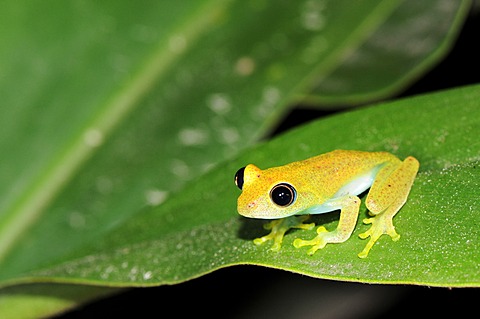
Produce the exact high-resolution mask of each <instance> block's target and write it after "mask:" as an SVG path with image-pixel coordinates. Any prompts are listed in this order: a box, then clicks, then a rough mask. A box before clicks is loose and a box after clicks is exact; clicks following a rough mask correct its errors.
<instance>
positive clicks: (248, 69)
mask: <svg viewBox="0 0 480 319" xmlns="http://www.w3.org/2000/svg"><path fill="white" fill-rule="evenodd" d="M253 71H255V61H254V60H253V59H252V58H251V57H247V56H244V57H241V58H240V59H238V60H237V62H236V63H235V72H236V73H237V74H238V75H241V76H248V75H250V74H252V73H253Z"/></svg>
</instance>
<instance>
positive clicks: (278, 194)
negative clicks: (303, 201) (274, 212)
mask: <svg viewBox="0 0 480 319" xmlns="http://www.w3.org/2000/svg"><path fill="white" fill-rule="evenodd" d="M270 198H271V199H272V201H273V202H274V203H275V204H277V205H278V206H281V207H287V206H290V205H292V204H293V202H294V201H295V199H296V198H297V191H296V190H295V187H293V186H292V185H290V184H287V183H280V184H277V185H275V186H273V188H272V190H271V191H270Z"/></svg>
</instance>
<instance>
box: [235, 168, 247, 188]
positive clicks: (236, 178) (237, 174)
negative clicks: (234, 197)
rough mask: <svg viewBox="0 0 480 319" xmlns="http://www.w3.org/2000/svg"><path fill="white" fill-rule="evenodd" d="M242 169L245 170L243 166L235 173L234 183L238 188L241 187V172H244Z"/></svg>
mask: <svg viewBox="0 0 480 319" xmlns="http://www.w3.org/2000/svg"><path fill="white" fill-rule="evenodd" d="M244 171H245V167H242V168H240V169H239V170H238V171H237V173H236V174H235V185H237V187H238V188H240V189H242V188H243V173H244Z"/></svg>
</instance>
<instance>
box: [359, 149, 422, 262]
mask: <svg viewBox="0 0 480 319" xmlns="http://www.w3.org/2000/svg"><path fill="white" fill-rule="evenodd" d="M419 165H420V164H419V163H418V161H417V160H416V159H415V158H413V157H407V158H406V159H405V160H404V161H403V162H400V161H398V162H394V163H389V164H387V165H386V166H385V167H383V168H382V169H381V170H380V171H379V172H378V174H377V176H376V178H375V181H374V183H373V185H372V187H371V189H370V191H369V193H368V195H367V199H366V201H365V204H366V206H367V208H368V210H369V211H370V214H371V215H373V216H375V217H372V218H366V219H364V220H363V222H364V223H365V224H371V225H372V226H371V227H370V229H368V230H367V231H366V232H364V233H362V234H360V235H359V236H360V238H362V239H365V238H367V237H370V240H369V242H368V243H367V245H366V246H365V248H364V249H363V251H362V252H360V253H359V254H358V257H360V258H365V257H367V255H368V252H369V251H370V249H371V248H372V247H373V245H374V244H375V242H376V241H377V240H378V239H379V238H380V236H382V235H383V234H387V235H389V236H390V237H391V238H392V239H393V240H394V241H396V240H398V239H399V238H400V235H399V234H397V232H396V231H395V227H394V226H393V220H392V219H393V216H395V214H396V213H397V212H398V211H399V210H400V208H402V206H403V204H405V201H406V200H407V197H408V194H409V192H410V189H411V187H412V184H413V181H414V179H415V176H416V175H417V171H418V168H419Z"/></svg>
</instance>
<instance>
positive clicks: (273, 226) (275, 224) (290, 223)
mask: <svg viewBox="0 0 480 319" xmlns="http://www.w3.org/2000/svg"><path fill="white" fill-rule="evenodd" d="M308 218H309V216H308V215H302V216H290V217H286V218H282V219H276V220H273V221H271V222H269V223H266V224H265V225H264V226H263V228H265V229H267V230H271V231H270V233H269V234H268V235H265V236H263V237H260V238H255V239H254V240H253V243H254V244H255V245H261V244H263V243H264V242H266V241H269V240H273V245H272V247H271V248H270V249H271V250H273V251H278V250H280V247H282V241H283V237H284V236H285V233H286V232H287V231H288V230H290V229H292V228H301V229H312V228H313V227H315V224H314V223H310V224H304V223H303V222H304V221H306V220H307V219H308Z"/></svg>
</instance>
